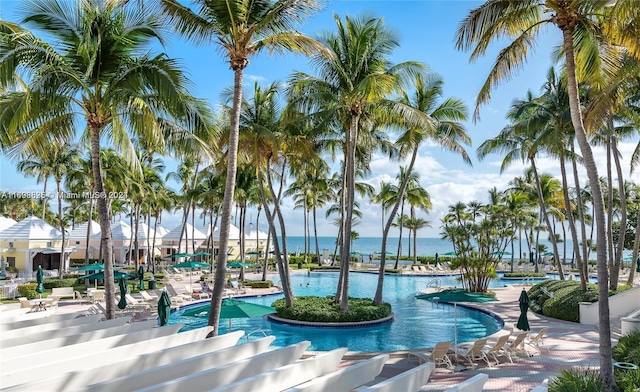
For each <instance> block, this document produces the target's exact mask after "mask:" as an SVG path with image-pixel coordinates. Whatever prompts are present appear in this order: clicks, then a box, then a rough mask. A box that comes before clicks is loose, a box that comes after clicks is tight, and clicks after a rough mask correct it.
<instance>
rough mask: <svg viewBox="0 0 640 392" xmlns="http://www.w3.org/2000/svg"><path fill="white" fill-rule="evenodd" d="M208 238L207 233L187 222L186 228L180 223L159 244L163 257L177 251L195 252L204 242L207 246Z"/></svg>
mask: <svg viewBox="0 0 640 392" xmlns="http://www.w3.org/2000/svg"><path fill="white" fill-rule="evenodd" d="M183 229H184V230H183ZM183 231H184V232H183ZM180 238H182V242H180ZM206 240H207V235H206V234H205V233H203V232H202V231H200V230H198V229H196V228H195V227H193V226H192V225H191V224H189V223H185V225H184V228H183V225H178V226H177V227H175V228H174V229H173V230H170V231H169V232H168V233H166V234H165V235H164V236H163V237H162V243H161V244H160V245H159V247H160V249H161V253H162V258H163V259H164V258H166V257H168V256H171V255H174V254H176V253H195V252H196V251H197V250H198V249H199V248H200V247H201V246H203V244H204V245H205V246H206Z"/></svg>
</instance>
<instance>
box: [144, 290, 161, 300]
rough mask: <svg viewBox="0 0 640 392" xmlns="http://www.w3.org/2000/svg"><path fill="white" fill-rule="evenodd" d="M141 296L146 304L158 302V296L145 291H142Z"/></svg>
mask: <svg viewBox="0 0 640 392" xmlns="http://www.w3.org/2000/svg"><path fill="white" fill-rule="evenodd" d="M140 296H141V297H142V300H143V301H145V302H156V301H157V300H158V297H157V296H156V295H151V294H149V293H148V292H147V291H145V290H142V291H140Z"/></svg>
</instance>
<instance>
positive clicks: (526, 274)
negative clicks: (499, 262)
mask: <svg viewBox="0 0 640 392" xmlns="http://www.w3.org/2000/svg"><path fill="white" fill-rule="evenodd" d="M546 276H547V273H546V272H505V273H504V277H505V278H530V277H533V278H544V277H546Z"/></svg>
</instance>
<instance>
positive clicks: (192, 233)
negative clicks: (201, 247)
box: [162, 223, 207, 241]
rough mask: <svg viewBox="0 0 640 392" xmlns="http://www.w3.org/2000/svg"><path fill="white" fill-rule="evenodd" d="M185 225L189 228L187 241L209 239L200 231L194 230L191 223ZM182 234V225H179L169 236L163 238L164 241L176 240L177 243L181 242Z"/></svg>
mask: <svg viewBox="0 0 640 392" xmlns="http://www.w3.org/2000/svg"><path fill="white" fill-rule="evenodd" d="M185 225H186V228H187V239H189V240H191V239H192V238H195V239H196V240H206V239H207V235H206V234H204V233H203V232H201V231H200V230H198V229H196V228H194V227H193V226H191V225H190V224H189V223H186V224H185ZM181 234H182V225H178V226H177V227H175V228H174V229H173V230H171V231H169V232H168V233H167V234H165V235H164V236H163V237H162V239H163V240H176V241H179V240H180V235H181Z"/></svg>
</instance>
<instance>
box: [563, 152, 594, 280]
mask: <svg viewBox="0 0 640 392" xmlns="http://www.w3.org/2000/svg"><path fill="white" fill-rule="evenodd" d="M560 173H561V176H562V196H563V197H564V204H565V207H566V211H567V212H566V214H567V219H569V230H571V238H572V239H573V241H572V243H573V253H574V254H575V258H576V263H577V264H578V271H580V287H581V289H582V292H586V291H587V280H588V279H589V276H588V275H587V274H585V273H583V266H582V257H580V244H579V243H578V231H577V228H576V221H575V219H573V210H572V209H571V200H570V198H569V185H568V181H567V168H566V166H565V160H564V154H561V156H560ZM578 208H579V209H580V208H582V206H578ZM565 244H566V241H565ZM565 249H566V248H565ZM566 254H567V253H566V251H565V255H566Z"/></svg>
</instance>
